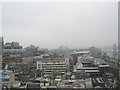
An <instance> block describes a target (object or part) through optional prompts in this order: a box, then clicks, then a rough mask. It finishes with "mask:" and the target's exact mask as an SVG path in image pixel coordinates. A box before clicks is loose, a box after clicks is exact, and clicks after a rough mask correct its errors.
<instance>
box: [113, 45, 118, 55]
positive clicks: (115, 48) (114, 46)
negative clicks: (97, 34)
mask: <svg viewBox="0 0 120 90" xmlns="http://www.w3.org/2000/svg"><path fill="white" fill-rule="evenodd" d="M113 56H114V57H116V56H117V46H116V44H113Z"/></svg>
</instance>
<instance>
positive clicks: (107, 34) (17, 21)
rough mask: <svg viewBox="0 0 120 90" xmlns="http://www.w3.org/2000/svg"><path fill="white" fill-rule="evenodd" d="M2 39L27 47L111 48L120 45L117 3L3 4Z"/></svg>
mask: <svg viewBox="0 0 120 90" xmlns="http://www.w3.org/2000/svg"><path fill="white" fill-rule="evenodd" d="M2 35H3V37H4V39H5V42H8V41H17V42H19V43H20V45H23V46H25V47H26V46H28V45H31V44H33V45H37V46H39V47H41V48H58V47H59V46H61V45H64V46H67V47H69V48H81V47H90V46H97V47H102V46H112V45H113V44H114V43H116V44H117V42H118V7H117V2H116V3H115V2H101V3H100V2H99V3H95V2H94V3H93V2H78V3H75V2H74V3H72V2H39V3H35V2H34V3H25V2H24V3H3V4H2Z"/></svg>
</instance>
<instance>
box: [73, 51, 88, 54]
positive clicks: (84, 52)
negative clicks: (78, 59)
mask: <svg viewBox="0 0 120 90" xmlns="http://www.w3.org/2000/svg"><path fill="white" fill-rule="evenodd" d="M89 52H90V51H79V52H76V51H74V53H80V54H81V53H83V54H86V53H89Z"/></svg>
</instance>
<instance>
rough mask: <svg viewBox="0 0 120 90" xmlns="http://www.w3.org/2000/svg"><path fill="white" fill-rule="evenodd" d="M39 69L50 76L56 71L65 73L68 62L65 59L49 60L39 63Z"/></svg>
mask: <svg viewBox="0 0 120 90" xmlns="http://www.w3.org/2000/svg"><path fill="white" fill-rule="evenodd" d="M37 69H40V70H43V71H44V73H45V74H50V73H51V72H54V71H59V72H61V73H65V71H66V60H64V59H62V60H61V59H48V60H46V59H45V60H44V59H42V60H40V61H37Z"/></svg>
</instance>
